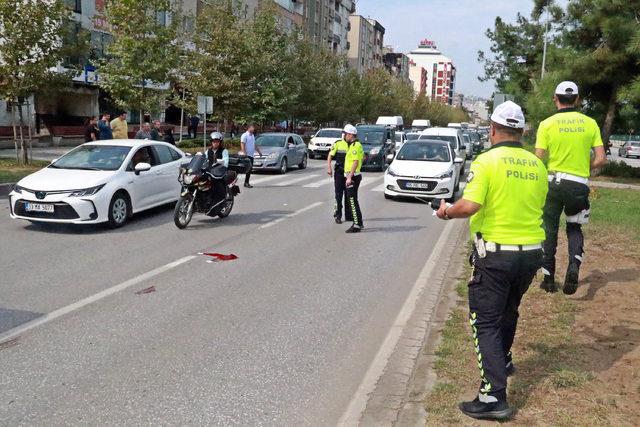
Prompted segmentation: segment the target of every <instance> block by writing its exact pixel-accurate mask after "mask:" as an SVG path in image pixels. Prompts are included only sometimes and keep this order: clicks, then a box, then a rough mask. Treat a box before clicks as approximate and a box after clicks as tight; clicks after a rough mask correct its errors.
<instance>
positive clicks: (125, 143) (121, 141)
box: [82, 139, 177, 148]
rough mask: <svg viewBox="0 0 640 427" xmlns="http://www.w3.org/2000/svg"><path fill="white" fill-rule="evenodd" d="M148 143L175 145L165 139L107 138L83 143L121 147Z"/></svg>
mask: <svg viewBox="0 0 640 427" xmlns="http://www.w3.org/2000/svg"><path fill="white" fill-rule="evenodd" d="M148 143H154V144H164V145H171V146H172V147H173V145H172V144H168V143H166V142H164V141H155V140H151V139H105V140H100V141H89V142H85V143H84V144H82V145H117V146H121V147H137V146H138V145H143V144H148ZM176 148H177V147H176Z"/></svg>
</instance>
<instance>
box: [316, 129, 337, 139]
mask: <svg viewBox="0 0 640 427" xmlns="http://www.w3.org/2000/svg"><path fill="white" fill-rule="evenodd" d="M316 137H317V138H336V139H340V138H342V131H341V130H337V129H323V130H321V131H319V132H318V133H317V134H316Z"/></svg>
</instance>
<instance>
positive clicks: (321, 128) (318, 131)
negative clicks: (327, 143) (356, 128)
mask: <svg viewBox="0 0 640 427" xmlns="http://www.w3.org/2000/svg"><path fill="white" fill-rule="evenodd" d="M321 130H339V131H340V132H342V129H340V128H320V129H318V132H320V131H321Z"/></svg>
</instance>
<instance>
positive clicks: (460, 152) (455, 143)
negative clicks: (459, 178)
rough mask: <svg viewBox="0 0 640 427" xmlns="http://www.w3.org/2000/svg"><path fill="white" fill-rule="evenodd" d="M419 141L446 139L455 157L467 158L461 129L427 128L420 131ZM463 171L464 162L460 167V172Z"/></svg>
mask: <svg viewBox="0 0 640 427" xmlns="http://www.w3.org/2000/svg"><path fill="white" fill-rule="evenodd" d="M418 140H419V141H422V140H438V141H447V142H448V143H449V145H451V148H453V151H455V153H456V157H460V158H461V159H462V160H466V158H467V149H466V147H465V145H464V141H463V136H462V129H456V128H450V127H447V128H429V129H425V130H423V131H422V133H421V134H420V138H419V139H418ZM463 172H464V164H463V167H462V168H461V169H460V174H462V173H463Z"/></svg>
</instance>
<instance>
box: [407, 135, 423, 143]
mask: <svg viewBox="0 0 640 427" xmlns="http://www.w3.org/2000/svg"><path fill="white" fill-rule="evenodd" d="M418 138H420V134H419V133H408V134H407V141H415V140H416V139H418Z"/></svg>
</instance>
